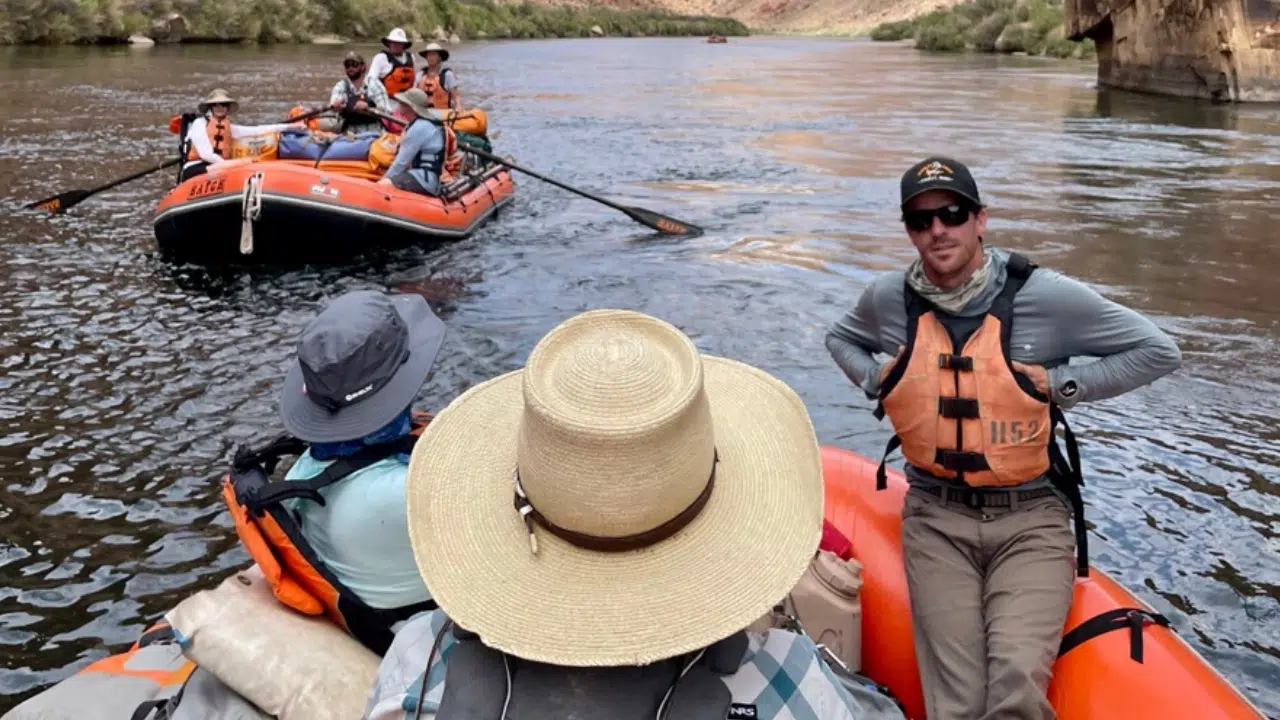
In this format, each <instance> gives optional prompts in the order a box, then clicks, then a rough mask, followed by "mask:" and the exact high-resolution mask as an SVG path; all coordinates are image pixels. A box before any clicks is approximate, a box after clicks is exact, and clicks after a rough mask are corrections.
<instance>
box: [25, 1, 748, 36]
mask: <svg viewBox="0 0 1280 720" xmlns="http://www.w3.org/2000/svg"><path fill="white" fill-rule="evenodd" d="M393 27H403V28H404V29H405V30H406V31H408V32H409V33H410V34H414V33H417V34H421V35H423V36H428V37H430V36H432V35H439V34H440V33H441V32H442V31H443V33H445V34H446V35H447V34H456V35H458V36H459V37H460V38H469V39H476V38H484V37H491V38H547V37H587V36H590V35H592V34H602V35H609V36H628V37H634V36H646V35H710V34H713V33H714V34H720V35H746V34H748V31H747V28H746V26H744V25H743V24H742V23H740V22H738V21H737V20H731V19H728V18H717V17H706V16H683V15H667V14H664V13H657V12H649V11H624V10H611V9H606V8H572V7H560V6H545V5H533V4H512V5H508V4H502V5H498V4H496V3H494V2H491V1H490V0H59V1H58V2H52V1H50V0H7V1H6V2H5V3H0V44H10V45H12V44H50V45H56V44H70V43H113V42H125V41H126V40H127V39H128V38H129V37H131V36H133V37H135V38H136V37H139V36H141V37H146V38H150V39H151V40H154V41H156V42H161V43H165V42H307V41H310V40H313V39H316V38H320V37H324V36H338V37H343V38H360V39H371V38H378V37H381V36H382V35H383V34H384V33H386V32H387V31H388V30H390V29H391V28H393ZM593 28H594V29H595V31H594V32H593Z"/></svg>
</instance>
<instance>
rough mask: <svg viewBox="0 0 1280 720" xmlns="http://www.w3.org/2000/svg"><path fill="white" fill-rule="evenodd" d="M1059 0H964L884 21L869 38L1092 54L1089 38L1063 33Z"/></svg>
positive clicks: (952, 48)
mask: <svg viewBox="0 0 1280 720" xmlns="http://www.w3.org/2000/svg"><path fill="white" fill-rule="evenodd" d="M1064 27H1065V25H1064V17H1063V9H1062V0H970V1H969V2H964V3H961V4H959V5H953V6H951V7H949V8H944V9H941V10H935V11H934V12H931V13H929V14H928V15H922V16H920V17H918V18H915V19H914V20H903V21H901V22H892V23H885V24H883V25H880V26H879V27H877V28H876V29H874V30H872V31H871V39H872V40H885V41H892V40H906V39H908V38H911V39H914V40H915V43H916V47H917V48H919V49H921V50H935V51H940V52H963V51H966V50H973V51H978V52H1000V53H1015V52H1022V53H1027V54H1028V55H1047V56H1050V57H1059V58H1067V57H1075V58H1086V57H1094V56H1095V55H1096V50H1095V48H1094V45H1093V41H1092V40H1085V41H1083V42H1075V41H1072V40H1068V39H1067V38H1066V35H1065V33H1064Z"/></svg>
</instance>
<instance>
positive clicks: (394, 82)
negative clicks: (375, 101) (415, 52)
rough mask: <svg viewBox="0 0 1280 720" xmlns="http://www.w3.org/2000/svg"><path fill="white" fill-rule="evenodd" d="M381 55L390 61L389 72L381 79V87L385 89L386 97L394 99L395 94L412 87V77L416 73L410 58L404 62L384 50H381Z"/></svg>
mask: <svg viewBox="0 0 1280 720" xmlns="http://www.w3.org/2000/svg"><path fill="white" fill-rule="evenodd" d="M382 54H383V55H386V56H387V60H389V61H391V72H389V73H387V74H386V76H385V77H383V78H382V86H383V87H385V88H386V89H387V95H388V96H390V97H391V98H392V99H394V98H395V96H396V93H401V92H404V91H405V90H408V89H409V88H411V87H413V76H414V75H416V74H417V71H416V70H415V68H414V67H413V58H412V57H410V58H409V60H408V61H405V60H401V59H400V58H398V57H396V56H394V55H392V54H391V53H390V52H387V51H386V50H383V51H382Z"/></svg>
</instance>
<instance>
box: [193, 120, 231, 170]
mask: <svg viewBox="0 0 1280 720" xmlns="http://www.w3.org/2000/svg"><path fill="white" fill-rule="evenodd" d="M205 121H206V123H205V126H204V129H205V132H206V133H207V134H208V135H209V144H210V145H212V146H213V153H214V154H215V155H217V156H218V157H220V158H222V159H223V160H226V159H228V158H230V157H231V145H232V143H233V142H234V141H233V140H232V139H231V118H228V117H224V118H221V119H218V118H215V117H213V116H212V115H210V116H209V117H207V118H205ZM199 159H200V153H198V152H196V146H195V144H194V143H192V145H191V149H190V150H189V151H187V160H199Z"/></svg>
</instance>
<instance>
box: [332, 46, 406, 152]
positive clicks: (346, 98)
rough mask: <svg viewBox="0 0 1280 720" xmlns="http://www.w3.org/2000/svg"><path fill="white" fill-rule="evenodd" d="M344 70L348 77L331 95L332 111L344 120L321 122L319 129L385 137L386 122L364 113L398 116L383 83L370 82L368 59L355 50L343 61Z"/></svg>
mask: <svg viewBox="0 0 1280 720" xmlns="http://www.w3.org/2000/svg"><path fill="white" fill-rule="evenodd" d="M342 69H343V72H344V73H346V77H344V78H342V79H341V80H339V81H338V82H337V84H336V85H334V86H333V92H331V93H329V107H331V108H333V109H334V110H337V111H339V112H340V113H341V114H342V116H341V117H339V118H325V119H324V120H321V121H320V123H319V128H320V129H321V130H327V131H330V132H354V133H356V134H360V133H366V132H377V133H381V132H382V130H383V125H382V122H381V121H380V120H378V119H377V118H376V117H374V116H372V115H368V114H365V112H364V111H365V110H369V109H373V110H377V111H378V112H381V113H385V114H387V115H390V114H391V113H393V112H395V108H394V107H393V106H392V105H391V98H390V97H389V96H388V95H387V89H386V87H384V86H383V84H382V83H380V82H368V76H367V75H366V74H365V62H364V56H363V55H361V54H360V53H358V52H356V51H355V50H351V51H349V52H348V53H347V54H346V55H345V56H344V57H343V58H342Z"/></svg>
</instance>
